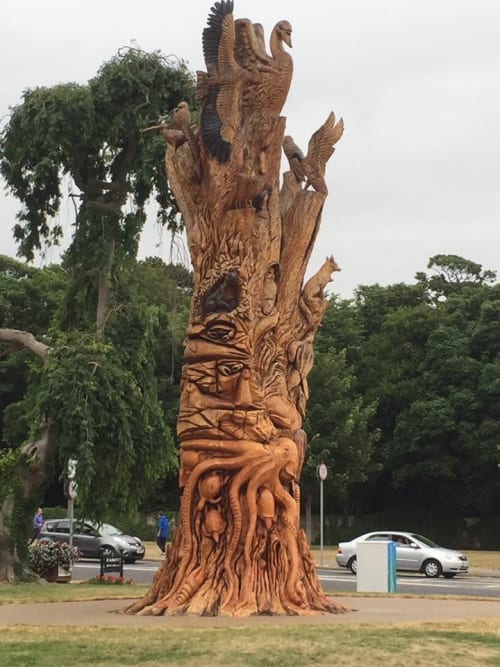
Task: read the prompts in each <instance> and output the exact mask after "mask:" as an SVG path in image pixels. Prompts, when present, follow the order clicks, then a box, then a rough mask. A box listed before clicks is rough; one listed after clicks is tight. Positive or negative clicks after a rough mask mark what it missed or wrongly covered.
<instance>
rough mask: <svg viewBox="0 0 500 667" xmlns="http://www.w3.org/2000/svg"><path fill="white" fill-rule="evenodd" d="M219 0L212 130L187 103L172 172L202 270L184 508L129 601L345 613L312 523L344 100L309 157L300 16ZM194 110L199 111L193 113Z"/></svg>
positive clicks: (144, 609) (201, 84)
mask: <svg viewBox="0 0 500 667" xmlns="http://www.w3.org/2000/svg"><path fill="white" fill-rule="evenodd" d="M232 5H233V3H232V2H231V1H227V0H222V2H217V3H215V5H214V7H213V8H212V9H211V12H210V15H209V18H208V27H207V28H206V29H205V30H204V33H203V50H204V56H205V61H206V66H207V72H206V73H205V72H203V73H199V74H198V92H199V97H200V99H201V101H202V112H201V120H200V127H199V128H195V127H191V125H190V116H189V109H188V108H187V105H186V104H185V103H183V105H179V107H178V109H177V112H176V113H177V116H178V115H179V114H181V118H182V121H181V122H179V119H178V118H177V121H176V120H175V116H174V127H173V128H167V129H165V130H164V135H165V137H166V139H167V151H166V164H167V173H168V178H169V180H170V183H171V187H172V189H173V191H174V193H175V196H176V198H177V201H178V203H179V205H180V208H181V210H182V212H183V216H184V220H185V223H186V230H187V237H188V243H189V248H190V252H191V257H192V262H193V267H194V285H195V291H194V297H193V302H192V309H191V317H190V322H189V327H188V331H187V336H186V341H185V366H184V369H183V376H182V393H181V402H180V409H179V418H178V435H179V438H180V441H181V450H180V464H181V468H180V476H179V485H180V487H181V489H182V499H181V521H180V526H179V528H178V530H177V531H176V532H175V534H174V538H173V542H172V544H171V545H170V547H169V549H168V551H167V557H166V560H165V562H164V563H163V564H162V566H161V567H160V568H159V570H158V573H157V575H156V577H155V580H154V582H153V585H152V588H151V590H150V591H149V592H148V594H147V595H146V596H145V597H144V598H143V599H142V600H141V601H139V602H137V603H135V604H133V605H132V606H131V607H129V608H128V610H127V611H128V613H142V614H146V613H148V614H158V615H159V614H162V613H164V612H165V611H168V613H169V614H170V613H176V614H179V613H194V614H200V615H216V614H226V615H233V616H234V615H241V616H245V615H250V614H303V613H312V612H313V611H344V608H343V607H340V606H338V605H335V604H334V603H332V602H331V601H330V600H328V599H327V597H326V596H325V595H324V593H323V591H322V589H321V586H320V584H319V581H318V578H317V576H316V569H315V565H314V562H313V559H312V557H311V553H310V549H309V545H308V542H307V538H306V536H305V534H304V532H303V531H302V530H301V529H300V525H299V518H300V489H299V485H298V480H299V477H300V473H301V468H302V464H303V461H304V456H305V450H306V444H307V442H306V434H305V432H304V431H303V430H302V428H301V426H302V421H303V418H304V414H305V408H306V402H307V399H308V385H307V375H308V373H309V371H310V370H311V368H312V365H313V338H314V335H315V333H316V330H317V327H318V325H319V324H320V322H321V319H322V317H323V314H324V311H325V308H326V301H325V298H324V294H323V291H324V288H325V286H326V284H327V283H328V282H329V281H330V280H331V274H332V272H334V271H338V270H339V269H338V266H337V265H336V263H335V260H334V259H333V257H329V258H327V259H326V261H325V262H324V264H323V266H322V267H321V268H320V270H319V271H318V272H317V273H316V274H315V275H314V276H313V277H312V278H310V279H309V280H308V281H307V282H306V283H305V285H303V280H304V274H305V270H306V267H307V263H308V260H309V257H310V255H311V251H312V248H313V243H314V240H315V237H316V234H317V231H318V227H319V224H320V218H321V211H322V208H323V204H324V202H325V197H326V194H327V189H326V185H325V180H324V174H325V166H326V162H327V160H328V159H329V158H330V156H331V155H332V153H333V151H334V144H335V143H336V142H337V141H338V139H339V138H340V137H341V135H342V132H343V123H342V120H340V121H339V122H337V123H336V122H335V117H334V115H333V113H331V114H330V115H329V116H328V118H327V120H326V122H325V123H324V125H323V126H322V127H321V128H320V129H319V130H318V131H317V132H315V133H314V134H313V136H312V138H311V141H310V143H309V149H308V153H307V156H304V155H303V154H302V152H301V151H300V149H298V148H297V147H296V146H295V145H294V143H293V139H291V137H287V139H286V142H285V150H286V154H287V157H288V159H289V161H290V167H291V171H290V172H288V173H286V174H285V175H284V181H283V186H282V188H281V191H280V190H279V169H280V160H281V149H282V144H283V135H284V131H285V118H282V117H280V112H281V109H282V107H283V104H284V102H285V99H286V95H287V93H288V89H289V86H290V81H291V76H292V59H291V57H290V55H289V54H288V53H287V52H286V51H285V49H284V47H283V44H286V45H288V46H289V47H290V46H291V32H292V29H291V26H290V24H289V23H288V21H280V22H279V23H278V24H277V25H276V26H275V28H274V30H273V32H272V35H271V43H270V47H271V55H268V53H266V50H265V47H264V42H263V30H262V27H261V26H260V25H259V24H252V23H251V22H250V21H248V20H247V19H243V20H236V21H235V20H234V19H233V14H232V10H233V6H232ZM186 119H188V120H187V122H186Z"/></svg>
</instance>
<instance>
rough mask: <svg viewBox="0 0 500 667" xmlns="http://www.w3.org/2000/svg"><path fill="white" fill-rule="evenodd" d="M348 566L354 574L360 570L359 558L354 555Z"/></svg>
mask: <svg viewBox="0 0 500 667" xmlns="http://www.w3.org/2000/svg"><path fill="white" fill-rule="evenodd" d="M347 567H348V568H349V569H350V570H351V572H352V573H353V574H357V572H358V559H357V558H356V557H355V556H354V557H353V558H351V560H350V561H349V562H348V563H347Z"/></svg>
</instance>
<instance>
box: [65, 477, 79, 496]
mask: <svg viewBox="0 0 500 667" xmlns="http://www.w3.org/2000/svg"><path fill="white" fill-rule="evenodd" d="M64 494H65V496H66V498H69V500H74V499H75V498H76V497H77V495H78V484H77V483H76V482H75V480H74V479H68V481H67V482H66V484H65V488H64Z"/></svg>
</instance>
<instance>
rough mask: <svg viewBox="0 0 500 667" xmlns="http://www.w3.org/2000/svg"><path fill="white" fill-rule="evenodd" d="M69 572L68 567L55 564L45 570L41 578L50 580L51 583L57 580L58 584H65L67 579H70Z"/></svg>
mask: <svg viewBox="0 0 500 667" xmlns="http://www.w3.org/2000/svg"><path fill="white" fill-rule="evenodd" d="M71 574H72V573H71V570H70V569H67V568H65V567H61V566H60V565H56V566H55V567H52V568H51V569H50V570H47V572H45V574H44V575H43V578H44V579H45V580H46V581H50V582H51V583H53V582H57V583H58V584H65V583H67V582H68V581H71Z"/></svg>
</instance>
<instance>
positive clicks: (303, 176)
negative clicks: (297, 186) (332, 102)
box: [283, 112, 344, 195]
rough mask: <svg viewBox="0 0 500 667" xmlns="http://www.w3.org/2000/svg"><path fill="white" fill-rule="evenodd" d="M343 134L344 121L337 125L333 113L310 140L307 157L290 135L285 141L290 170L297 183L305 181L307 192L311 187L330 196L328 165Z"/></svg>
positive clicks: (284, 146)
mask: <svg viewBox="0 0 500 667" xmlns="http://www.w3.org/2000/svg"><path fill="white" fill-rule="evenodd" d="M343 132H344V121H343V120H342V118H341V119H340V120H339V121H338V123H336V122H335V114H334V113H333V112H331V113H330V114H329V116H328V118H327V119H326V121H325V122H324V123H323V125H322V126H321V127H320V128H319V130H316V132H315V133H314V134H313V135H312V137H311V139H310V140H309V144H308V147H307V155H306V156H304V154H303V152H302V151H301V150H300V148H299V147H298V146H297V144H296V143H295V142H294V140H293V138H292V137H291V136H290V135H287V136H286V137H285V138H284V139H283V150H284V151H285V155H286V157H287V158H288V162H289V164H290V170H291V171H292V172H293V174H294V176H295V178H296V179H297V181H299V182H303V181H305V186H304V189H305V190H307V188H308V187H309V186H311V187H312V188H314V189H315V190H316V192H320V193H321V194H325V195H326V194H328V188H327V187H326V183H325V168H326V163H327V162H328V160H329V159H330V158H331V156H332V155H333V153H334V151H335V144H336V143H337V141H338V140H339V139H340V137H341V136H342V134H343Z"/></svg>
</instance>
